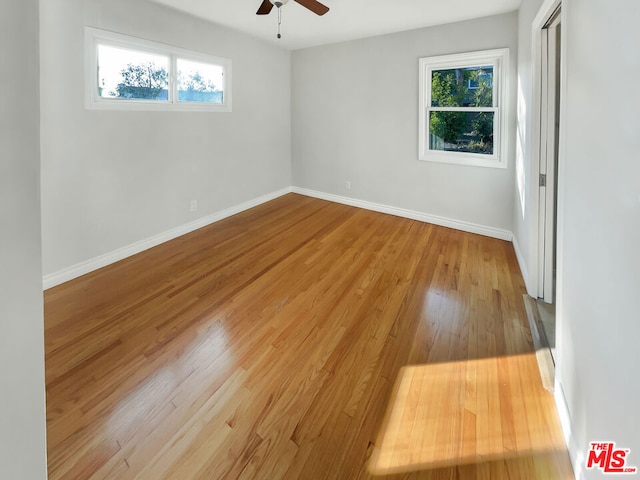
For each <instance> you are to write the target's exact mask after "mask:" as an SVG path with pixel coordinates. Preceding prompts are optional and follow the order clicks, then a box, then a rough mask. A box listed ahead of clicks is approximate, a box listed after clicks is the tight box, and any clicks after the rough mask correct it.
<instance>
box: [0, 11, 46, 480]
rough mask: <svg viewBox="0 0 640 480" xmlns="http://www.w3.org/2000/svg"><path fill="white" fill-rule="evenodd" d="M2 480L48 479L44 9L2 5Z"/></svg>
mask: <svg viewBox="0 0 640 480" xmlns="http://www.w3.org/2000/svg"><path fill="white" fill-rule="evenodd" d="M0 76H1V77H2V88H0V225H2V227H1V228H0V331H2V335H0V385H1V387H0V392H1V393H0V478H6V479H11V480H37V479H43V478H46V476H47V466H46V446H45V438H46V436H45V393H44V338H43V333H44V325H43V315H42V274H41V264H40V196H39V188H40V185H39V169H40V146H39V114H38V108H39V107H38V82H39V76H38V1H37V0H7V1H3V2H2V3H1V4H0Z"/></svg>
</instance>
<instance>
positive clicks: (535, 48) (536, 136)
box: [529, 0, 569, 299]
mask: <svg viewBox="0 0 640 480" xmlns="http://www.w3.org/2000/svg"><path fill="white" fill-rule="evenodd" d="M567 3H569V0H564V1H563V0H545V1H544V3H543V4H542V6H541V7H540V10H539V11H538V14H537V15H536V17H535V19H534V20H533V22H532V24H531V35H532V42H531V49H532V52H531V53H532V57H531V58H532V65H533V71H532V85H533V89H532V104H531V122H532V123H531V137H530V139H531V157H530V165H529V173H530V182H529V188H530V189H531V197H530V199H531V205H532V210H531V218H530V223H529V225H530V235H531V236H530V242H531V243H530V244H531V246H532V248H531V250H530V255H531V256H530V260H531V261H530V263H529V266H530V268H531V272H530V289H529V290H530V291H529V294H530V295H531V296H533V297H534V298H537V297H543V296H544V293H543V292H540V290H539V287H540V285H543V275H544V270H543V268H542V266H543V264H544V256H543V253H544V247H543V245H540V242H541V239H542V241H544V231H542V232H541V228H540V216H541V211H540V205H541V202H540V188H539V178H540V173H541V170H540V159H541V154H542V151H541V150H542V149H541V141H542V135H543V133H542V115H543V113H544V112H543V111H542V98H543V97H542V95H543V85H542V74H543V68H544V67H543V55H542V45H543V41H542V36H543V29H544V27H545V26H546V25H547V23H548V22H549V20H550V19H551V17H552V16H553V15H554V13H555V12H556V11H557V10H558V8H560V7H562V10H561V15H560V22H561V24H562V28H561V31H560V34H561V45H560V55H561V61H560V130H559V135H560V145H559V149H558V159H559V161H558V171H557V172H555V173H556V175H557V176H558V182H557V185H558V191H557V205H556V208H557V212H558V213H557V220H556V223H557V225H562V209H561V208H560V207H561V205H562V204H563V201H562V198H563V188H562V178H563V171H564V162H563V161H562V159H563V157H564V153H563V152H564V141H563V138H564V134H563V133H564V131H565V130H566V127H565V125H564V117H565V115H564V112H565V102H566V43H567V42H566V32H567V29H566V12H567ZM561 244H562V229H561V228H558V231H557V240H556V272H557V276H556V298H557V299H560V289H561V285H560V284H561V262H562V255H561ZM541 255H542V256H541ZM531 290H533V291H531Z"/></svg>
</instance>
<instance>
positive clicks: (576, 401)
mask: <svg viewBox="0 0 640 480" xmlns="http://www.w3.org/2000/svg"><path fill="white" fill-rule="evenodd" d="M614 3H615V8H613V7H614V6H613V5H612V2H611V1H610V0H589V1H588V2H586V1H574V0H565V2H564V3H563V9H564V13H565V15H566V21H565V22H564V23H563V29H565V32H566V35H567V40H566V61H567V76H566V78H567V88H566V98H565V101H566V111H565V118H564V127H565V130H564V132H565V136H564V140H563V142H564V144H563V145H564V146H561V149H562V151H561V157H560V162H561V163H560V177H559V182H560V195H561V196H560V200H559V201H560V205H559V215H560V219H559V224H560V227H559V228H560V231H559V235H560V244H559V257H560V259H559V264H558V282H559V284H558V288H559V294H558V333H557V342H556V343H557V352H558V354H557V356H558V359H557V360H558V364H557V377H558V381H559V383H560V386H561V387H562V390H563V392H564V395H565V397H566V400H567V404H568V407H569V412H570V416H571V422H572V434H573V442H572V443H573V447H574V451H573V453H574V458H575V459H576V463H577V464H578V465H579V466H580V469H582V470H583V472H582V473H584V475H585V477H584V478H588V479H596V478H602V473H601V472H598V471H597V470H596V471H589V472H584V457H585V455H586V454H587V453H586V452H587V450H588V443H589V442H592V441H603V440H608V441H615V442H616V443H617V445H618V446H619V447H623V448H628V449H630V450H631V452H630V455H629V465H630V466H636V467H639V468H640V432H639V430H638V427H639V426H640V408H639V407H638V405H639V404H638V401H639V400H640V375H639V373H638V368H639V366H640V347H639V342H640V295H639V293H640V250H639V248H640V161H639V158H640V153H639V152H640V150H639V148H640V143H639V141H638V139H639V138H640V136H639V134H638V132H639V128H640V122H639V120H638V118H639V117H638V112H639V111H640V96H638V95H637V94H635V87H634V84H635V81H636V79H638V78H640V56H639V55H638V45H640V33H639V30H638V25H639V24H640V4H638V2H637V0H618V1H616V2H614Z"/></svg>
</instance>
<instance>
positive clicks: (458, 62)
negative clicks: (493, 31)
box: [418, 48, 509, 168]
mask: <svg viewBox="0 0 640 480" xmlns="http://www.w3.org/2000/svg"><path fill="white" fill-rule="evenodd" d="M487 65H491V66H493V106H492V107H453V108H452V107H432V106H431V77H432V72H433V71H434V70H448V69H454V68H468V67H480V66H487ZM419 71H420V95H419V97H420V99H419V101H420V115H419V119H418V124H419V134H418V137H419V145H418V148H419V150H418V151H419V159H420V160H423V161H429V162H441V163H451V164H457V165H471V166H478V167H492V168H506V167H507V138H508V136H507V125H506V123H507V122H506V116H507V112H508V104H507V103H508V98H509V96H508V81H507V74H508V71H509V49H508V48H499V49H494V50H481V51H477V52H468V53H458V54H453V55H440V56H437V57H423V58H420V60H419ZM450 110H459V111H463V112H474V111H475V112H486V111H491V112H493V113H494V121H493V154H492V155H485V154H480V153H468V152H446V151H441V150H431V149H430V148H429V132H428V129H429V121H428V119H429V118H430V112H433V111H450Z"/></svg>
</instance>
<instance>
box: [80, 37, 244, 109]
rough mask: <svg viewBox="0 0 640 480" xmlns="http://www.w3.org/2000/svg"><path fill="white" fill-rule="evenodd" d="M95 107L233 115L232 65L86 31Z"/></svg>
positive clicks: (89, 97) (89, 96) (90, 104)
mask: <svg viewBox="0 0 640 480" xmlns="http://www.w3.org/2000/svg"><path fill="white" fill-rule="evenodd" d="M85 42H86V59H85V61H86V81H85V84H86V86H85V89H86V106H87V108H91V109H109V110H115V109H128V110H191V111H211V112H214V111H218V112H229V111H231V61H230V60H227V59H224V58H218V57H214V56H211V55H205V54H202V53H198V52H192V51H189V50H184V49H181V48H177V47H172V46H169V45H164V44H160V43H155V42H150V41H147V40H142V39H139V38H135V37H129V36H126V35H120V34H117V33H112V32H107V31H104V30H98V29H95V28H89V27H87V29H86V41H85Z"/></svg>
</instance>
